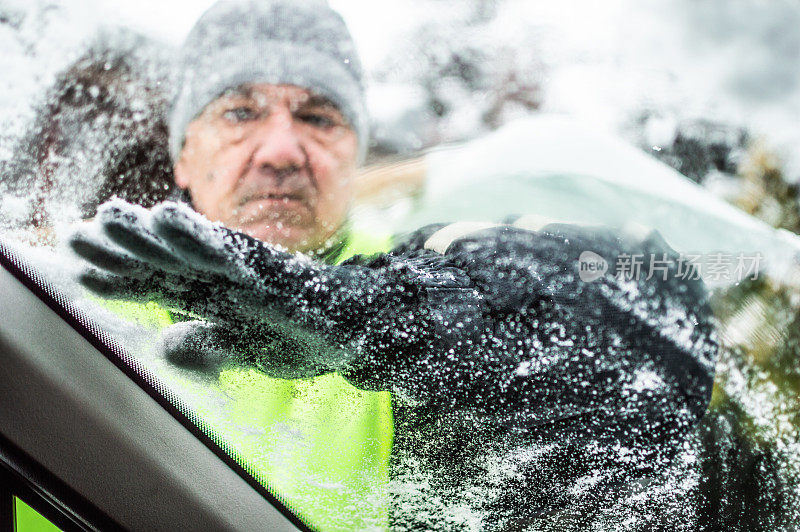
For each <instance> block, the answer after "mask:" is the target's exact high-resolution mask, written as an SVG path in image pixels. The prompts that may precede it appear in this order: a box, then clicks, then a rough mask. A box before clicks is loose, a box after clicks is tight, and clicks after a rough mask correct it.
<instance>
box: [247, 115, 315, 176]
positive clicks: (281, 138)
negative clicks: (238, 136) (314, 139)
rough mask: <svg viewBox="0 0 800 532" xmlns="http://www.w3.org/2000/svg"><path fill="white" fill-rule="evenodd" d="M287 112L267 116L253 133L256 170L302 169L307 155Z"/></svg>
mask: <svg viewBox="0 0 800 532" xmlns="http://www.w3.org/2000/svg"><path fill="white" fill-rule="evenodd" d="M294 126H295V125H294V120H293V117H292V114H291V113H290V112H289V110H288V109H287V110H284V109H278V110H275V111H273V112H271V113H270V114H269V116H267V117H266V118H265V119H264V120H263V121H262V123H261V124H259V126H258V128H257V129H256V131H254V141H255V146H254V152H253V165H254V166H255V167H257V168H262V167H272V168H274V169H278V170H279V169H283V168H289V167H295V168H302V167H304V166H305V165H306V163H307V162H308V161H307V155H306V151H305V149H304V148H303V145H302V139H301V138H300V136H299V135H298V131H297V130H296V128H295V127H294Z"/></svg>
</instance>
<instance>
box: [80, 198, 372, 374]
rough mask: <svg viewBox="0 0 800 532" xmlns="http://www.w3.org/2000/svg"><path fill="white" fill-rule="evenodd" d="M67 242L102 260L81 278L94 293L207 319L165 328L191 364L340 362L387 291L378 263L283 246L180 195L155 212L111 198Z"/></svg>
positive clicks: (172, 351)
mask: <svg viewBox="0 0 800 532" xmlns="http://www.w3.org/2000/svg"><path fill="white" fill-rule="evenodd" d="M70 245H71V246H72V248H73V250H74V251H75V252H76V253H78V255H80V256H81V257H83V258H84V259H86V260H87V261H89V262H90V263H92V264H93V265H94V266H96V267H97V268H99V269H88V270H87V271H85V272H84V273H83V274H82V275H81V278H80V281H81V283H82V284H84V285H85V286H86V287H87V288H89V289H90V290H92V291H94V292H95V293H97V294H99V295H101V296H104V297H109V298H120V299H128V300H139V301H157V302H159V303H161V304H162V305H164V306H165V307H167V308H169V309H173V310H177V311H179V312H181V313H184V314H187V315H189V316H191V317H195V318H199V319H202V320H205V321H203V322H196V323H193V324H191V325H188V324H185V323H182V324H178V325H177V326H174V327H172V328H171V330H168V331H166V333H165V338H164V346H165V351H166V353H167V355H168V356H169V357H170V358H171V359H173V360H174V361H176V362H181V363H184V364H188V365H197V366H208V365H213V364H215V363H219V362H222V361H224V359H225V358H226V357H225V356H222V355H221V353H223V352H226V353H228V357H227V358H231V359H233V361H235V362H237V363H251V364H254V365H255V366H257V367H259V368H260V369H262V370H264V371H266V372H267V373H269V374H271V375H273V376H280V377H284V378H295V377H303V376H310V375H317V374H320V373H324V372H326V371H336V370H340V369H343V368H344V367H346V366H347V363H348V361H349V359H350V358H351V357H350V354H349V351H347V350H344V349H342V348H343V347H345V346H347V345H348V344H349V343H350V342H351V341H352V339H353V336H354V334H355V333H356V332H357V331H358V330H360V327H361V326H362V325H363V320H367V319H368V318H369V316H368V314H370V312H371V311H372V310H373V309H375V308H377V307H378V306H379V303H378V299H380V298H381V297H385V296H386V294H385V293H384V292H386V291H387V287H386V286H385V283H383V282H382V281H381V279H380V276H379V275H378V274H377V272H374V271H372V270H369V269H366V268H360V267H351V268H333V267H328V266H325V265H321V264H318V263H315V262H312V261H311V260H310V259H308V258H307V257H304V256H302V255H299V254H298V255H291V254H289V253H285V252H283V251H280V250H278V249H276V248H275V247H273V246H270V245H268V244H265V243H263V242H261V241H258V240H256V239H253V238H251V237H249V236H247V235H245V234H242V233H238V232H235V231H231V230H229V229H227V228H225V227H222V226H220V225H218V224H212V223H211V222H209V221H208V220H206V219H205V218H203V217H202V216H200V215H198V214H197V213H195V212H194V211H192V210H191V209H189V208H188V207H185V206H182V205H178V204H175V203H165V204H162V205H160V206H158V207H156V208H155V209H153V210H152V212H151V211H147V210H145V209H142V208H141V207H136V206H133V205H129V204H126V203H124V202H121V201H115V202H112V203H109V204H106V205H105V206H104V207H102V208H101V209H100V210H99V212H98V215H97V218H96V219H95V220H94V222H93V223H92V224H91V225H90V226H89V227H86V228H84V229H82V230H79V231H77V232H75V233H74V234H73V236H72V238H71V240H70Z"/></svg>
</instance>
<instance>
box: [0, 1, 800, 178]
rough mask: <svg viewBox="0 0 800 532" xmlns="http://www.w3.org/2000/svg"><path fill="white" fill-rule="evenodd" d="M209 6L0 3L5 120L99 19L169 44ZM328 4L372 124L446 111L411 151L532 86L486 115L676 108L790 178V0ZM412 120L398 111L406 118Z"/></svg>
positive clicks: (795, 98)
mask: <svg viewBox="0 0 800 532" xmlns="http://www.w3.org/2000/svg"><path fill="white" fill-rule="evenodd" d="M211 3H212V1H210V0H197V1H185V0H182V1H169V0H164V1H158V0H142V1H138V2H127V1H123V0H108V1H99V0H63V1H59V2H57V1H53V0H34V1H27V0H3V1H2V2H0V21H1V22H2V24H0V41H1V42H2V48H3V50H4V53H3V54H2V58H0V68H2V70H3V72H4V75H3V77H2V82H1V83H2V85H0V111H1V112H2V115H1V117H2V121H3V123H4V124H8V120H9V119H12V118H16V117H19V116H20V115H21V114H24V112H25V110H26V107H27V106H28V105H29V104H30V102H31V98H32V97H33V96H34V95H36V94H40V93H41V92H42V91H43V89H44V87H45V86H46V85H47V83H48V82H49V81H51V80H52V76H53V75H54V74H55V72H56V71H57V70H58V69H59V68H63V67H64V66H66V65H67V64H68V62H69V61H70V60H71V59H74V57H75V54H76V53H77V46H78V45H79V44H80V43H81V42H82V41H85V39H86V38H87V37H89V36H90V35H91V34H92V33H93V32H94V31H95V29H96V28H97V27H98V26H101V25H106V26H108V25H121V26H126V27H130V28H132V29H134V30H136V31H138V32H141V33H143V34H145V35H148V36H151V37H153V38H156V39H158V40H161V41H163V42H164V43H165V44H167V45H178V44H179V43H180V42H181V40H182V39H183V37H184V36H185V35H186V33H187V32H188V31H189V29H190V28H191V26H192V24H193V23H194V21H195V20H196V19H197V17H198V16H199V15H200V14H201V13H202V12H203V11H204V10H205V9H206V8H207V7H208V6H209V5H211ZM331 4H332V5H333V6H334V7H335V8H337V9H338V10H339V11H340V12H341V13H342V15H343V16H344V18H345V20H346V21H347V23H348V25H349V27H350V29H351V31H352V33H353V35H354V38H355V40H356V43H357V45H358V46H359V49H360V53H361V56H362V60H363V62H364V65H365V68H366V71H367V73H368V76H369V82H370V83H369V88H370V94H369V100H370V104H371V110H372V112H373V116H374V117H375V119H376V120H377V121H378V122H383V123H384V124H380V125H385V126H386V127H395V126H397V125H398V124H395V123H394V122H396V121H397V120H398V119H399V118H400V117H401V116H402V115H403V113H404V112H407V111H409V110H414V109H419V108H422V109H427V108H429V107H430V106H431V102H430V101H429V100H430V99H431V97H435V99H437V100H438V101H436V102H433V104H434V107H435V108H436V109H437V110H438V111H439V112H440V113H444V117H435V119H436V120H435V121H436V122H437V124H436V125H437V128H438V129H437V131H435V132H425V131H419V129H420V128H412V131H411V132H409V131H408V130H407V129H408V128H406V130H405V131H400V132H398V131H395V135H394V138H395V140H397V141H398V142H400V141H401V140H403V139H402V136H403V135H404V134H405V135H406V136H408V135H416V137H418V138H416V139H408V138H406V139H405V142H404V144H403V146H404V147H406V148H407V149H412V148H414V147H421V146H427V145H430V144H431V143H432V142H433V141H441V140H455V139H463V138H469V137H474V136H476V135H478V134H480V132H481V130H482V128H483V127H487V124H485V123H484V122H485V119H484V118H483V117H482V115H483V114H485V113H486V112H487V111H488V112H490V113H491V112H492V109H491V108H492V105H493V104H495V103H496V100H497V99H498V98H499V97H500V98H501V99H502V97H501V94H500V93H501V92H503V91H505V92H506V93H508V92H510V91H511V90H512V89H513V88H518V89H520V88H521V89H523V92H524V91H525V90H526V89H527V94H526V98H522V97H520V98H516V99H515V98H514V97H513V96H512V97H509V95H508V94H505V97H506V99H508V100H511V101H512V104H511V105H509V106H508V107H509V109H503V110H502V111H501V112H500V114H501V116H500V117H497V118H493V120H495V122H494V125H497V124H498V123H500V122H502V121H503V120H505V119H508V118H509V116H513V115H514V113H520V112H524V111H526V110H530V109H531V108H533V107H536V108H538V109H541V110H548V111H564V112H568V113H570V114H572V115H575V116H577V117H580V118H582V119H586V120H588V121H591V122H592V123H594V124H597V125H599V126H601V127H604V128H606V129H608V130H610V131H620V130H622V129H624V128H628V127H629V126H630V123H631V121H634V120H636V119H639V118H642V117H647V119H646V120H645V121H644V122H643V123H642V124H643V126H642V130H641V132H642V134H644V135H645V137H646V140H647V142H648V143H650V144H652V145H653V146H657V147H658V146H660V145H662V144H668V143H669V142H671V141H672V140H673V139H674V136H675V134H676V128H678V127H679V125H680V124H681V123H682V122H684V121H686V120H696V119H706V120H713V121H718V122H721V123H724V124H726V125H731V126H743V127H746V128H747V129H748V130H750V131H751V132H752V134H753V135H755V136H759V137H764V138H765V139H766V140H767V142H768V143H769V144H770V145H771V146H773V147H774V149H775V150H776V151H777V152H779V154H780V156H781V157H782V159H783V162H784V164H785V165H786V166H787V171H786V172H785V173H786V174H787V176H792V177H793V178H794V177H800V156H798V151H799V150H798V145H800V133H799V132H798V130H800V126H798V124H800V67H798V65H800V31H798V30H797V28H798V27H800V5H798V3H797V2H796V1H795V0H772V1H770V2H765V1H762V0H708V1H705V2H693V1H691V0H672V1H669V2H667V1H663V0H662V1H655V0H608V1H606V2H593V1H591V0H573V1H570V2H566V3H553V2H539V1H529V0H494V1H493V0H470V1H466V2H460V3H457V4H455V3H453V2H446V1H444V0H405V1H397V2H361V1H359V0H333V1H332V2H331ZM33 57H35V61H32V60H31V59H32V58H33ZM523 99H524V100H525V102H524V103H520V101H518V100H523ZM515 104H516V105H515ZM503 113H506V114H505V115H503ZM419 120H421V119H420V118H417V122H416V123H414V122H413V120H412V119H411V118H408V117H407V121H408V122H409V124H408V125H409V126H413V125H419ZM387 124H388V125H387ZM427 125H428V127H430V124H427ZM4 132H5V133H6V134H8V133H9V131H8V126H6V127H4ZM389 133H391V132H389ZM390 136H391V135H390ZM398 137H400V138H398ZM415 141H416V144H415Z"/></svg>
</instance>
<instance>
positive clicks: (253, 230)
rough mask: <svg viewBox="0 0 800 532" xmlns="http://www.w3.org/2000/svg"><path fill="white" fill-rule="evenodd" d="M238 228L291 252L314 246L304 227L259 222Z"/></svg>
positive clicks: (308, 232) (305, 249)
mask: <svg viewBox="0 0 800 532" xmlns="http://www.w3.org/2000/svg"><path fill="white" fill-rule="evenodd" d="M239 230H240V231H242V232H243V233H246V234H248V235H250V236H252V237H253V238H257V239H258V240H261V241H263V242H267V243H269V244H273V245H278V246H282V247H284V248H286V249H288V250H289V251H291V252H294V251H307V250H308V249H309V248H310V247H314V243H313V242H311V238H310V237H311V236H312V235H311V234H310V233H311V232H310V231H309V230H308V229H306V228H304V227H297V226H292V225H288V224H281V225H278V224H266V223H263V222H261V223H252V224H247V225H244V226H242V227H240V228H239Z"/></svg>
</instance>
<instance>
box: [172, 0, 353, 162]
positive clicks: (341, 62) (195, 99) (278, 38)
mask: <svg viewBox="0 0 800 532" xmlns="http://www.w3.org/2000/svg"><path fill="white" fill-rule="evenodd" d="M176 81H177V87H176V89H177V92H176V94H175V99H174V100H173V102H172V106H171V108H170V112H169V142H170V153H171V154H172V158H173V160H174V161H177V160H178V156H179V155H180V152H181V149H182V148H183V141H184V138H185V135H186V128H187V126H188V125H189V123H190V122H191V121H192V120H193V119H194V118H195V117H196V116H197V115H198V114H200V112H201V111H202V110H203V108H205V106H206V105H208V104H209V103H211V102H212V101H214V100H215V99H217V98H218V97H219V96H221V95H222V94H223V93H224V92H225V91H226V90H229V89H232V88H235V87H238V86H241V85H244V84H248V83H271V84H275V85H279V84H287V85H296V86H299V87H304V88H306V89H309V90H311V91H313V92H315V93H317V94H320V95H322V96H325V97H326V98H328V99H329V100H331V102H333V103H334V104H335V105H336V106H337V107H338V108H339V110H340V111H341V112H342V114H343V115H344V117H345V118H346V119H347V120H348V121H349V122H350V125H351V126H352V127H353V130H354V131H355V133H356V137H357V138H358V143H359V160H363V156H364V153H365V152H366V147H367V140H368V139H367V134H368V124H367V112H366V106H365V103H364V85H363V80H362V72H361V62H360V61H359V58H358V55H357V54H356V49H355V45H354V43H353V39H352V37H351V36H350V33H349V32H348V31H347V27H346V26H345V23H344V21H343V20H342V17H341V16H340V15H339V14H338V13H336V12H335V11H333V10H332V9H331V8H330V7H329V6H328V4H327V2H326V1H325V0H224V1H221V2H217V3H216V4H214V5H213V6H212V7H211V8H210V9H209V10H208V11H206V12H205V13H204V14H203V16H201V17H200V20H198V21H197V23H196V24H195V25H194V28H192V31H191V32H190V33H189V36H188V37H186V41H185V42H184V43H183V46H182V47H181V50H180V54H179V63H178V77H177V80H176Z"/></svg>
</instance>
